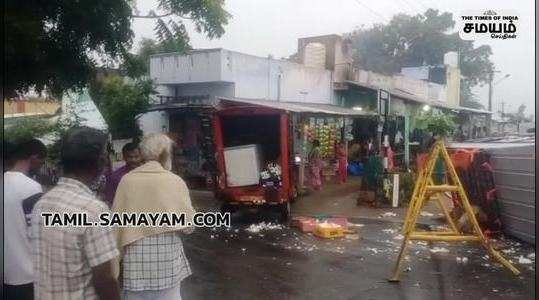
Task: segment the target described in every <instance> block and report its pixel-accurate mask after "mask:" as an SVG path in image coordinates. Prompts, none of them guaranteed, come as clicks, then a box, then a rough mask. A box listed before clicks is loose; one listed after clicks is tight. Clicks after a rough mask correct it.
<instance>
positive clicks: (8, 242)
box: [4, 171, 42, 285]
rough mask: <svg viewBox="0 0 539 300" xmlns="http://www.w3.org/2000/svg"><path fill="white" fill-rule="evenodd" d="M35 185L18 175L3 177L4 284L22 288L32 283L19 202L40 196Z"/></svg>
mask: <svg viewBox="0 0 539 300" xmlns="http://www.w3.org/2000/svg"><path fill="white" fill-rule="evenodd" d="M41 191H42V189H41V186H40V185H39V183H37V182H35V181H34V180H32V179H31V178H29V177H28V176H26V175H25V174H23V173H21V172H12V171H7V172H6V173H5V174H4V224H6V225H7V226H6V227H5V231H4V251H5V260H4V263H5V265H4V282H5V283H6V284H10V285H22V284H28V283H32V282H33V281H34V279H33V276H34V270H33V265H32V253H31V248H30V241H29V239H28V231H27V223H26V216H25V213H24V210H23V201H24V200H25V199H27V198H29V197H31V196H33V195H35V194H39V193H41Z"/></svg>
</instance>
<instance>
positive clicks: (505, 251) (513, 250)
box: [502, 248, 515, 254]
mask: <svg viewBox="0 0 539 300" xmlns="http://www.w3.org/2000/svg"><path fill="white" fill-rule="evenodd" d="M502 252H503V253H505V254H513V253H515V249H513V248H511V249H504V250H502Z"/></svg>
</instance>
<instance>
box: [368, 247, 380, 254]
mask: <svg viewBox="0 0 539 300" xmlns="http://www.w3.org/2000/svg"><path fill="white" fill-rule="evenodd" d="M367 250H368V251H372V252H373V253H374V254H378V249H376V248H367Z"/></svg>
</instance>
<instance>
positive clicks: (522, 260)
mask: <svg viewBox="0 0 539 300" xmlns="http://www.w3.org/2000/svg"><path fill="white" fill-rule="evenodd" d="M518 263H519V264H522V265H529V264H531V263H532V261H531V259H529V258H526V257H524V256H522V255H521V256H520V257H519V258H518Z"/></svg>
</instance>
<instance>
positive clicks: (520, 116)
mask: <svg viewBox="0 0 539 300" xmlns="http://www.w3.org/2000/svg"><path fill="white" fill-rule="evenodd" d="M525 112H526V105H524V104H521V105H520V106H519V107H518V109H517V111H516V112H513V113H506V114H504V116H502V117H505V118H507V119H508V121H509V123H512V124H515V125H516V126H517V132H518V131H519V130H520V124H521V123H524V122H531V121H533V115H530V116H528V117H526V115H525Z"/></svg>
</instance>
